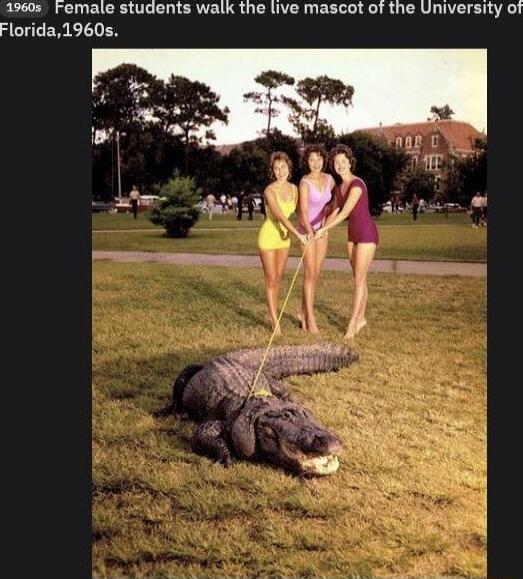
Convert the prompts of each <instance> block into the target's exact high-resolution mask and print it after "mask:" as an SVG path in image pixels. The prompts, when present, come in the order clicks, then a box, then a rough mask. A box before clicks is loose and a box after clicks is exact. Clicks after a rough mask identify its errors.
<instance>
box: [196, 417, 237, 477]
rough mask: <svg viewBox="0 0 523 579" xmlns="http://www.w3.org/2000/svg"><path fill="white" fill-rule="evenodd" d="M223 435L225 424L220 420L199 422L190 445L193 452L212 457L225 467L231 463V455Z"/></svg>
mask: <svg viewBox="0 0 523 579" xmlns="http://www.w3.org/2000/svg"><path fill="white" fill-rule="evenodd" d="M225 437H226V429H225V424H224V423H223V422H222V421H221V420H210V421H209V422H204V423H203V424H200V426H199V427H198V430H197V431H196V434H195V435H194V438H193V439H192V442H191V447H192V449H193V451H194V452H196V453H198V454H202V455H204V456H208V457H209V458H214V459H215V460H216V462H219V463H220V464H223V466H225V467H227V466H230V464H231V463H232V456H231V451H230V449H229V445H228V444H227V442H226V438H225Z"/></svg>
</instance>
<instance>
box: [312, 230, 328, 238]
mask: <svg viewBox="0 0 523 579" xmlns="http://www.w3.org/2000/svg"><path fill="white" fill-rule="evenodd" d="M327 230H328V228H327V227H320V228H319V229H318V231H316V233H315V234H314V239H323V238H324V237H325V235H326V234H327Z"/></svg>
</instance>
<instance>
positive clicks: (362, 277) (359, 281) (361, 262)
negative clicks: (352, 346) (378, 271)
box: [344, 243, 376, 339]
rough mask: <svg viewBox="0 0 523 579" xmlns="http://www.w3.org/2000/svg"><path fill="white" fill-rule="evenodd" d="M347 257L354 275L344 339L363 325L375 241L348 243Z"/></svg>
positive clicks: (350, 336) (348, 337)
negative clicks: (350, 309)
mask: <svg viewBox="0 0 523 579" xmlns="http://www.w3.org/2000/svg"><path fill="white" fill-rule="evenodd" d="M348 252H349V259H350V262H351V265H352V273H353V276H354V297H353V302H352V314H351V318H350V321H349V325H348V327H347V332H346V334H345V336H344V337H345V338H346V339H350V338H353V337H354V336H355V335H356V334H357V333H358V332H359V331H360V330H361V328H363V326H365V324H366V323H367V321H366V320H365V310H366V307H367V298H368V295H369V293H368V289H367V273H368V271H369V267H370V264H371V262H372V259H373V258H374V254H375V252H376V244H375V243H357V244H352V243H349V244H348Z"/></svg>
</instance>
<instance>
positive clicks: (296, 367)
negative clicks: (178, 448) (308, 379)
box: [173, 343, 358, 474]
mask: <svg viewBox="0 0 523 579" xmlns="http://www.w3.org/2000/svg"><path fill="white" fill-rule="evenodd" d="M264 353H265V350H264V349H262V348H256V349H245V350H238V351H235V352H230V353H228V354H224V355H223V356H219V357H217V358H215V359H214V360H212V361H211V362H209V363H208V364H205V365H203V366H188V367H187V368H185V369H184V370H182V372H181V373H180V375H179V376H178V378H177V379H176V381H175V383H174V388H173V407H174V408H175V410H176V411H178V412H187V413H188V414H189V415H190V416H191V417H192V418H194V419H195V420H197V421H198V422H201V423H202V424H201V425H200V427H199V429H198V431H197V433H196V436H195V439H194V440H193V449H194V450H195V451H196V452H200V453H202V454H206V455H208V456H211V457H213V458H217V459H218V460H219V461H221V462H223V463H224V464H229V463H230V460H231V456H233V455H234V456H237V457H243V458H258V459H261V460H270V461H271V462H275V463H277V464H280V465H281V466H283V467H284V468H287V469H290V470H293V471H295V472H301V471H304V468H303V467H302V466H300V461H301V462H302V463H303V464H307V465H308V466H307V469H308V470H309V471H311V474H330V473H327V472H325V473H323V472H313V471H314V469H315V468H316V467H313V466H312V467H311V466H310V463H311V460H310V459H311V457H312V459H313V460H312V463H314V461H315V460H316V458H317V457H323V459H324V458H325V457H326V456H330V457H331V458H332V456H334V455H337V454H339V452H341V443H340V441H339V439H338V438H337V437H336V436H335V435H334V434H332V433H329V432H328V431H326V430H325V429H323V428H322V427H321V426H320V425H319V424H318V423H317V422H316V420H315V419H314V417H313V416H312V415H311V414H310V412H308V411H307V410H306V409H305V408H303V407H302V406H301V405H299V404H297V403H294V402H293V401H292V398H291V396H290V395H289V393H288V392H287V390H286V388H285V386H284V384H283V383H282V382H279V379H280V378H283V377H286V376H290V375H297V374H313V373H318V372H329V371H334V370H338V369H340V368H342V367H344V366H349V365H350V364H352V363H353V362H354V361H356V360H357V358H358V356H357V354H356V352H355V351H354V350H351V349H350V348H347V347H346V346H340V345H337V344H330V343H320V344H315V345H309V346H278V347H276V348H273V349H272V350H270V351H269V354H268V356H267V358H266V360H265V363H264V366H263V369H262V372H261V373H260V375H259V377H258V381H257V383H256V388H255V391H254V393H253V394H254V396H252V397H249V393H250V391H251V388H252V385H253V383H254V380H255V377H256V374H257V372H258V368H259V365H260V362H261V360H262V357H263V355H264ZM259 392H264V393H266V394H268V396H267V395H266V396H265V397H260V396H257V393H259ZM260 424H263V428H261V427H260ZM289 449H290V450H289ZM280 455H281V456H280ZM323 459H322V460H323ZM336 464H337V459H336ZM318 468H319V467H318ZM322 468H323V467H322ZM336 468H337V467H336ZM320 470H321V469H320Z"/></svg>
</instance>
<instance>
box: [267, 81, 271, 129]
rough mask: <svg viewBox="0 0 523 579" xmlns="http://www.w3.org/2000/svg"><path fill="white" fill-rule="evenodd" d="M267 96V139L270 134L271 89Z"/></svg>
mask: <svg viewBox="0 0 523 579" xmlns="http://www.w3.org/2000/svg"><path fill="white" fill-rule="evenodd" d="M267 96H268V98H269V112H268V116H269V119H268V121H267V138H268V137H269V134H270V132H271V116H272V97H271V89H269V92H268V93H267Z"/></svg>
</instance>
